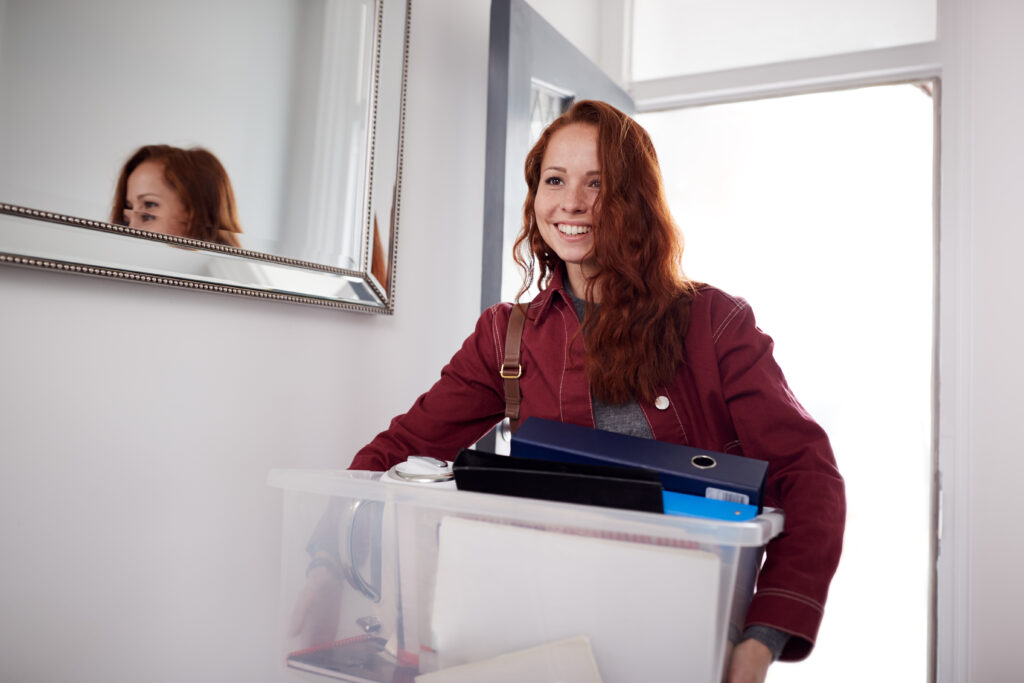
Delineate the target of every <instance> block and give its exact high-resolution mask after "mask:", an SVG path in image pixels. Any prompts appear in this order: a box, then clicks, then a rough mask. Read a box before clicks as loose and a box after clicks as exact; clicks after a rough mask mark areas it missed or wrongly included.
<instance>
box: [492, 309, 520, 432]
mask: <svg viewBox="0 0 1024 683" xmlns="http://www.w3.org/2000/svg"><path fill="white" fill-rule="evenodd" d="M525 324H526V309H525V307H524V306H523V305H522V304H513V305H512V314H511V315H510V316H509V318H508V331H507V332H506V333H505V362H504V363H502V364H501V367H500V368H499V369H498V374H499V375H501V379H502V382H504V384H505V417H507V418H508V420H509V423H510V424H511V426H512V431H515V430H516V428H517V427H518V426H519V404H520V403H521V402H522V396H521V395H520V393H519V378H520V377H521V376H522V374H523V366H522V364H521V363H520V362H519V355H520V354H519V351H520V344H521V342H522V339H523V325H525Z"/></svg>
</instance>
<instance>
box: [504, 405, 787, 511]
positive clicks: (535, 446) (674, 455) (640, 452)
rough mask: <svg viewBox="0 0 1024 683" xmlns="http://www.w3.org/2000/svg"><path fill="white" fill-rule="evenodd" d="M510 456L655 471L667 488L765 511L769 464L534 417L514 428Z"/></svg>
mask: <svg viewBox="0 0 1024 683" xmlns="http://www.w3.org/2000/svg"><path fill="white" fill-rule="evenodd" d="M511 455H513V456H515V457H519V458H533V459H537V460H553V461H556V462H569V463H584V464H586V463H589V464H595V465H598V464H600V465H618V466H621V467H641V468H645V469H650V470H654V471H656V472H657V473H658V475H659V477H660V479H661V486H662V489H664V490H665V491H666V492H675V493H686V494H689V495H692V496H699V497H702V498H710V499H713V500H715V501H720V502H728V503H733V504H740V505H749V506H753V508H754V509H755V510H756V512H758V513H759V512H760V511H761V506H762V501H763V499H764V482H765V476H766V475H767V472H768V463H767V462H765V461H763V460H755V459H753V458H746V457H743V456H741V455H731V454H728V453H718V452H715V451H709V450H704V449H700V448H693V447H690V446H680V445H678V444H672V443H666V442H664V441H655V440H653V439H643V438H640V437H635V436H628V435H625V434H616V433H614V432H606V431H603V430H599V429H593V428H590V427H581V426H580V425H573V424H568V423H565V422H556V421H553V420H544V419H541V418H538V417H530V418H527V419H526V420H524V421H523V423H522V424H521V425H520V426H519V428H518V429H517V430H516V431H515V432H513V433H512V447H511Z"/></svg>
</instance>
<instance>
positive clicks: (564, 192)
mask: <svg viewBox="0 0 1024 683" xmlns="http://www.w3.org/2000/svg"><path fill="white" fill-rule="evenodd" d="M600 189H601V165H600V163H599V162H598V154H597V126H593V125H589V124H583V123H573V124H570V125H568V126H566V127H565V128H562V129H561V130H559V131H558V132H556V133H555V134H554V135H552V136H551V139H550V140H548V146H547V149H546V150H545V151H544V158H543V159H542V160H541V164H540V183H539V184H538V186H537V195H536V197H535V198H534V201H533V211H534V214H535V215H536V218H537V227H538V228H539V229H540V234H541V237H543V238H544V242H545V243H546V244H547V245H548V247H550V248H551V249H552V250H553V251H554V252H555V253H556V254H558V257H559V258H560V259H562V261H564V262H565V264H566V269H567V270H568V273H569V281H570V284H571V285H572V288H573V291H574V292H575V293H576V294H577V296H582V295H583V286H584V284H585V281H584V277H583V276H584V275H585V274H586V275H588V276H589V275H590V274H592V268H593V261H592V259H591V256H590V252H591V250H592V249H593V246H594V239H593V234H592V230H593V226H594V221H595V219H596V217H597V216H596V212H597V207H596V201H597V195H598V192H599V191H600Z"/></svg>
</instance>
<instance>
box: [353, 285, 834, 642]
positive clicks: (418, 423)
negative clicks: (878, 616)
mask: <svg viewBox="0 0 1024 683" xmlns="http://www.w3.org/2000/svg"><path fill="white" fill-rule="evenodd" d="M510 311H511V304H507V303H506V304H497V305H495V306H493V307H491V308H489V309H488V310H486V311H484V313H483V315H481V316H480V319H479V320H478V321H477V325H476V329H475V330H474V331H473V333H472V334H471V335H470V336H469V338H468V339H466V341H465V342H464V343H463V345H462V348H461V349H460V350H459V351H458V352H457V353H456V354H455V355H454V356H453V357H452V359H451V361H450V362H449V363H448V365H447V366H445V368H444V369H443V370H442V371H441V379H440V380H439V381H438V382H437V383H436V384H435V385H434V386H433V387H431V388H430V390H429V391H428V392H427V393H425V394H423V395H422V396H420V397H419V398H418V399H417V400H416V402H415V403H414V404H413V406H412V408H411V409H410V410H409V412H407V413H405V414H404V415H399V416H398V417H396V418H395V419H394V420H392V422H391V426H390V427H389V428H388V430H387V431H385V432H382V433H381V434H379V435H377V437H376V438H375V439H374V440H373V441H372V442H371V443H370V444H368V445H367V446H366V447H364V448H363V449H362V450H360V451H359V453H357V454H356V456H355V458H354V460H353V461H352V465H351V468H352V469H363V470H384V469H387V468H389V467H390V466H391V465H393V464H395V463H396V462H400V461H402V460H404V459H405V458H406V457H407V456H409V455H433V456H435V457H439V458H444V459H448V460H450V459H452V458H454V457H455V455H456V454H457V453H458V451H459V449H461V448H464V447H466V446H469V445H470V444H472V443H474V442H475V441H476V440H477V439H479V438H480V437H482V436H483V435H484V434H486V433H487V431H488V430H489V429H491V427H493V426H494V425H495V423H497V422H498V421H499V420H501V419H502V418H503V417H504V412H505V398H504V396H505V395H504V388H503V386H502V381H501V378H500V377H499V376H498V368H499V367H500V366H501V364H502V361H503V360H504V352H505V349H504V347H505V330H506V327H507V325H508V318H509V313H510ZM578 331H579V321H578V319H577V317H576V311H575V309H574V308H573V305H572V303H571V302H570V301H569V298H568V295H567V294H566V293H565V291H564V290H563V284H562V276H561V273H556V275H555V278H554V280H553V281H552V283H551V285H550V286H549V287H548V288H547V289H545V290H544V291H543V292H541V294H540V295H539V296H538V297H537V298H536V299H534V301H532V302H531V303H530V306H529V312H528V314H527V322H526V326H525V328H524V330H523V341H522V367H523V374H522V378H521V380H520V387H521V391H522V401H523V402H522V408H521V413H520V417H521V418H522V419H524V420H525V419H526V418H528V417H530V416H537V417H542V418H546V419H549V420H561V421H562V422H569V423H573V424H578V425H585V426H588V427H593V426H594V414H593V408H592V405H591V397H590V387H589V385H588V382H587V379H586V376H585V375H584V372H583V354H584V350H583V340H582V336H577V332H578ZM685 343H686V362H685V363H684V364H683V366H682V367H681V368H680V369H679V371H678V372H677V373H676V376H675V378H674V380H673V381H672V383H671V384H669V385H667V386H664V387H662V388H661V389H660V390H659V392H658V394H659V398H660V397H666V398H668V402H667V404H666V402H665V401H657V403H658V404H659V405H663V406H665V407H664V408H661V409H659V408H657V407H655V405H654V404H653V403H647V402H644V401H640V402H639V404H640V407H641V408H642V409H643V411H644V414H645V415H646V417H647V421H648V422H649V423H650V426H651V432H652V433H653V434H654V438H655V439H658V440H659V441H668V442H671V443H677V444H683V445H690V446H694V447H697V448H704V449H708V450H715V451H719V452H723V453H736V454H741V455H744V456H747V457H751V458H758V459H761V460H767V461H768V463H769V467H768V479H767V484H766V491H765V504H766V505H768V506H771V507H778V508H781V509H782V510H783V511H784V512H785V514H786V523H785V531H784V532H783V533H782V534H780V535H779V536H778V537H777V538H776V539H774V540H773V541H771V542H770V543H769V545H768V548H767V553H766V560H765V564H764V567H763V568H762V570H761V574H760V576H759V578H758V582H757V593H756V594H755V596H754V599H753V601H752V602H751V605H750V609H749V610H748V612H747V624H746V625H748V626H749V625H753V624H763V625H765V626H771V627H773V628H777V629H780V630H782V631H786V632H787V633H790V634H792V635H793V636H795V637H791V638H790V639H789V643H788V645H787V646H786V649H785V651H784V653H783V655H782V658H783V659H801V658H803V657H805V656H806V655H807V654H808V653H809V652H810V650H811V647H812V645H813V642H814V639H815V636H816V634H817V631H818V626H819V625H820V623H821V617H822V609H823V607H824V603H825V597H826V595H827V593H828V586H829V582H830V581H831V579H832V575H833V574H834V573H835V570H836V566H837V565H838V563H839V555H840V552H841V549H842V537H843V528H844V525H845V513H846V500H845V493H844V487H843V480H842V477H841V476H840V474H839V471H838V470H837V468H836V463H835V458H834V456H833V454H832V448H831V446H830V445H829V441H828V437H827V436H826V435H825V432H824V431H823V430H822V428H821V427H820V426H818V424H817V423H815V422H814V420H813V419H812V418H811V417H810V415H808V414H807V412H806V411H805V410H804V408H803V407H802V406H801V405H800V404H799V402H797V400H796V397H794V396H793V393H792V392H791V391H790V389H789V386H788V385H787V384H786V380H785V378H784V377H783V374H782V371H781V370H780V369H779V366H778V365H777V364H776V363H775V360H774V358H773V357H772V346H773V343H772V340H771V338H770V337H769V336H768V335H766V334H764V333H763V332H762V331H761V330H760V329H758V328H757V326H756V324H755V322H754V314H753V312H752V311H751V310H750V307H749V306H748V305H747V303H746V302H745V301H744V300H742V299H738V298H734V297H731V296H729V295H728V294H726V293H724V292H722V291H721V290H718V289H715V288H713V287H708V286H702V287H701V288H700V289H699V291H698V293H697V295H696V297H695V299H694V302H693V306H692V313H691V320H690V327H689V329H688V330H687V332H686V340H685Z"/></svg>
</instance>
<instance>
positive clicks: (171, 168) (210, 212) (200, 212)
mask: <svg viewBox="0 0 1024 683" xmlns="http://www.w3.org/2000/svg"><path fill="white" fill-rule="evenodd" d="M144 161H155V162H158V163H160V164H162V165H163V167H164V178H165V179H166V180H167V183H168V184H169V185H170V186H171V187H172V188H174V191H175V192H176V193H177V194H178V197H180V198H181V202H182V204H184V205H185V210H186V212H187V214H188V216H187V220H188V233H187V234H188V236H189V237H192V238H194V239H197V240H203V241H206V242H217V243H219V244H227V245H230V246H233V247H237V246H240V242H239V240H238V235H239V234H240V233H241V232H242V225H241V222H240V221H239V220H238V208H237V206H236V204H235V192H234V190H233V189H232V187H231V180H230V178H228V173H227V171H226V170H224V166H223V165H222V164H221V163H220V160H219V159H217V157H216V156H214V155H213V153H212V152H209V151H207V150H205V149H203V148H201V147H193V148H192V149H181V148H179V147H172V146H170V145H146V146H144V147H140V148H139V149H138V150H136V151H135V153H134V154H132V155H131V156H130V157H129V158H128V161H126V162H125V163H124V166H123V167H122V168H121V173H120V175H119V177H118V179H117V186H116V189H115V190H114V203H113V206H112V207H111V210H110V222H111V223H115V224H118V225H126V223H125V220H124V209H125V192H126V188H127V187H128V176H130V175H131V174H132V171H134V170H135V169H136V168H138V167H139V165H140V164H142V162H144Z"/></svg>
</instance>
